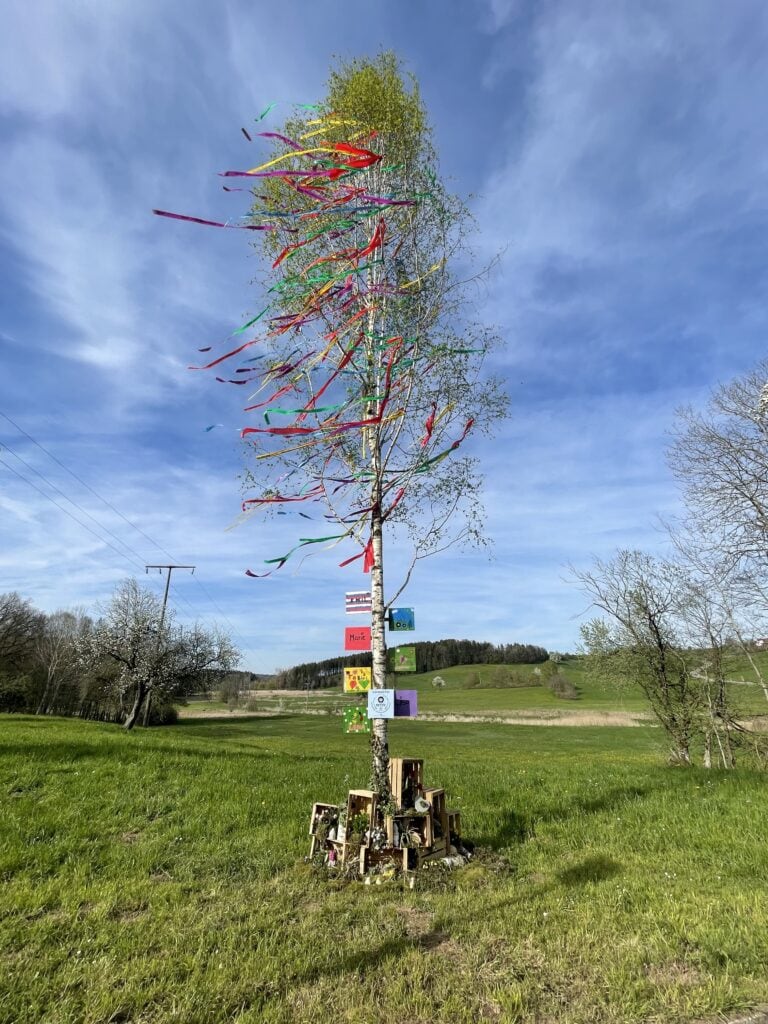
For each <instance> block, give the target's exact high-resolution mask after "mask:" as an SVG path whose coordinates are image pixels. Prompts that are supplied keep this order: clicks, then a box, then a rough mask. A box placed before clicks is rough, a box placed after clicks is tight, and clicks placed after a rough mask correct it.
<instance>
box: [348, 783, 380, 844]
mask: <svg viewBox="0 0 768 1024" xmlns="http://www.w3.org/2000/svg"><path fill="white" fill-rule="evenodd" d="M376 802H377V797H376V794H375V793H374V792H373V790H371V789H350V791H349V796H348V797H347V842H349V840H350V837H351V835H352V831H353V829H352V823H353V819H354V818H356V817H357V816H358V815H360V814H365V815H367V816H368V824H367V826H366V828H365V829H363V830H362V831H363V832H366V831H367V830H368V829H369V828H373V826H374V825H375V824H376Z"/></svg>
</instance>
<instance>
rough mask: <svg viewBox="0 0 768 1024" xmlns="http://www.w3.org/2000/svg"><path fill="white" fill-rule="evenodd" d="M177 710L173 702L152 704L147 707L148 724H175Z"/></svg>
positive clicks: (177, 716)
mask: <svg viewBox="0 0 768 1024" xmlns="http://www.w3.org/2000/svg"><path fill="white" fill-rule="evenodd" d="M178 720H179V712H178V711H177V710H176V708H175V707H174V706H173V704H154V703H153V704H152V707H151V708H150V709H149V723H148V724H149V725H176V723H177V722H178Z"/></svg>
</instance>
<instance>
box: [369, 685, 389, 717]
mask: <svg viewBox="0 0 768 1024" xmlns="http://www.w3.org/2000/svg"><path fill="white" fill-rule="evenodd" d="M368 717H369V718H394V717H395V691H394V690H369V691H368Z"/></svg>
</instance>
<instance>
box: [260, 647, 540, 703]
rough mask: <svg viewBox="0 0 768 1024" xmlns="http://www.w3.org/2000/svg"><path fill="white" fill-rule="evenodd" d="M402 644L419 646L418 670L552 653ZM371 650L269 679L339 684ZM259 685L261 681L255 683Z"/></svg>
mask: <svg viewBox="0 0 768 1024" xmlns="http://www.w3.org/2000/svg"><path fill="white" fill-rule="evenodd" d="M400 644H401V645H402V646H408V647H415V648H416V671H417V672H439V671H440V670H441V669H444V668H450V667H451V666H452V665H531V664H538V663H540V662H543V661H546V660H547V659H548V658H549V653H548V652H547V651H546V650H545V649H544V648H543V647H537V646H536V645H535V644H499V645H497V644H491V643H482V642H481V641H479V640H419V641H417V642H415V643H413V644H407V643H404V641H403V640H402V639H401V640H400ZM370 664H371V655H370V653H359V654H348V655H344V656H341V657H338V658H327V659H326V660H325V661H307V662H305V663H304V664H302V665H295V666H294V667H293V668H288V669H283V670H282V671H280V672H278V673H277V674H276V675H275V676H274V677H273V678H272V679H271V680H270V682H269V684H268V685H269V686H274V687H277V688H279V689H283V690H316V689H319V688H321V687H324V686H338V685H339V684H340V683H341V676H342V669H343V668H344V667H345V666H349V665H370ZM253 688H254V689H257V688H258V684H256V686H254V687H253Z"/></svg>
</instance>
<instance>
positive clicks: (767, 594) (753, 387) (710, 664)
mask: <svg viewBox="0 0 768 1024" xmlns="http://www.w3.org/2000/svg"><path fill="white" fill-rule="evenodd" d="M667 456H668V462H669V466H670V469H671V470H672V473H673V475H674V476H675V478H676V480H677V482H678V483H679V485H680V487H681V490H682V498H683V508H684V512H683V514H682V515H681V516H680V517H678V519H677V520H676V521H674V522H672V523H670V524H668V527H667V528H668V534H669V539H670V541H671V548H672V550H673V554H672V555H668V556H663V557H660V556H657V555H653V554H649V553H647V552H644V551H637V550H620V551H618V552H617V553H616V554H615V555H614V556H613V557H611V558H607V559H596V560H595V561H594V563H593V565H592V567H591V568H590V569H581V568H580V569H574V570H573V574H574V577H575V579H576V581H577V582H578V584H579V585H580V586H581V588H582V589H583V590H584V591H585V592H586V593H587V595H588V596H589V597H590V598H591V600H592V603H593V605H594V606H595V607H596V608H597V609H598V610H599V612H601V613H602V616H601V617H598V618H595V619H593V620H592V621H591V622H588V623H586V625H584V626H583V627H582V640H583V645H584V648H585V650H586V651H587V653H588V655H589V664H590V670H591V673H592V675H593V676H595V675H596V676H598V677H602V678H603V679H604V680H606V681H607V682H609V683H612V684H619V685H620V684H622V683H630V684H635V685H638V686H639V687H640V688H641V690H642V691H643V692H644V694H645V696H646V698H647V699H648V702H649V705H650V707H651V709H652V710H653V712H654V714H655V716H656V718H657V719H658V721H659V723H660V725H661V726H662V728H663V729H664V730H665V732H666V734H667V736H668V738H669V741H670V746H671V760H672V761H673V762H674V763H675V764H680V765H691V764H693V763H694V762H695V761H697V760H699V759H700V760H701V762H702V763H703V764H704V766H705V767H712V766H714V765H717V764H719V765H720V766H722V767H723V768H733V767H734V766H735V764H736V761H737V758H738V757H743V756H745V755H748V756H749V757H750V759H751V758H754V757H756V759H757V761H758V762H759V763H761V764H763V765H766V764H768V740H767V739H766V736H765V734H763V735H761V734H760V731H759V730H757V729H756V728H755V727H754V725H755V723H754V722H752V721H750V720H749V718H750V716H749V712H748V709H747V710H746V711H745V707H746V706H747V705H746V703H745V701H744V698H745V697H746V696H747V695H750V694H751V695H755V696H757V699H758V700H760V699H761V694H762V695H764V696H765V698H766V701H768V680H766V679H765V678H764V677H763V674H762V670H761V661H760V658H759V657H757V656H756V647H755V644H754V643H753V640H754V638H755V637H765V636H768V591H767V590H766V586H765V580H766V570H768V484H767V483H766V481H768V360H764V361H763V362H761V363H759V364H758V365H757V367H756V368H755V369H754V370H752V371H751V372H749V373H747V374H745V375H744V376H742V377H738V378H736V379H735V380H733V381H731V382H729V383H728V384H725V385H721V386H720V387H718V388H717V389H716V390H715V391H714V392H713V394H712V396H711V399H710V401H709V403H708V405H707V407H706V408H705V410H704V411H703V412H700V411H697V410H694V409H692V408H690V407H688V408H684V409H682V410H680V411H679V412H678V413H677V419H676V424H675V428H674V430H673V432H672V437H671V441H670V444H669V447H668V450H667ZM745 664H749V666H750V668H751V670H752V674H753V680H752V688H751V689H750V687H749V686H748V685H737V683H738V682H740V681H739V680H737V681H735V682H734V680H733V678H732V677H733V675H734V674H735V672H736V673H739V672H740V671H742V670H743V669H740V668H739V667H738V666H744V665H745ZM734 670H735V671H734ZM750 703H751V704H752V707H753V709H754V701H752V702H750ZM765 710H766V711H767V712H768V704H766V708H765Z"/></svg>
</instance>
